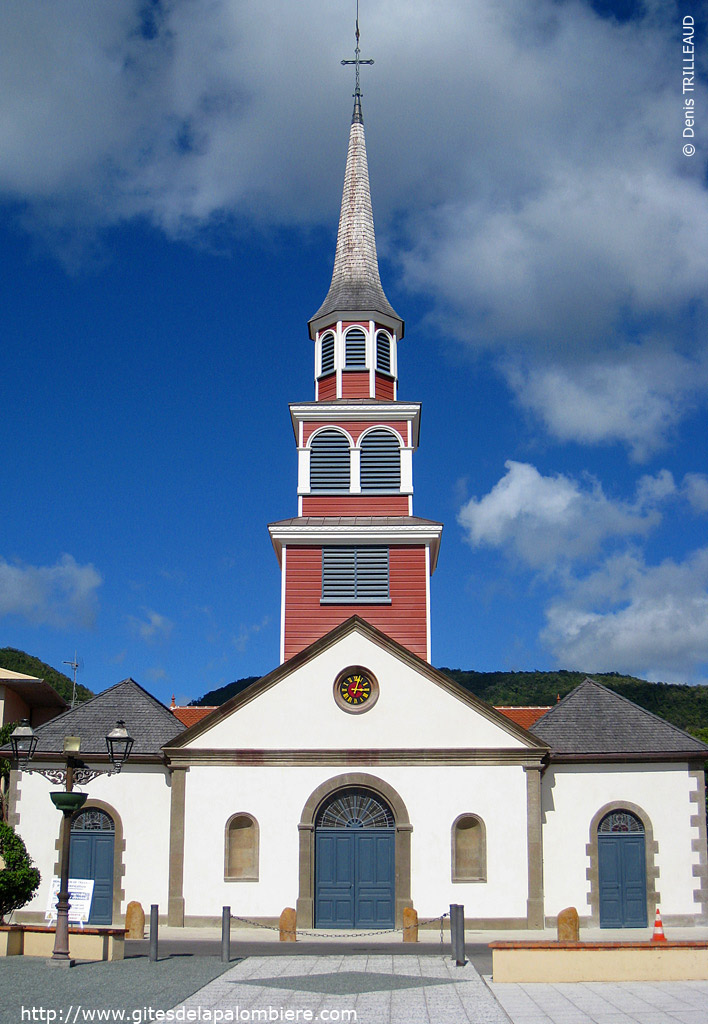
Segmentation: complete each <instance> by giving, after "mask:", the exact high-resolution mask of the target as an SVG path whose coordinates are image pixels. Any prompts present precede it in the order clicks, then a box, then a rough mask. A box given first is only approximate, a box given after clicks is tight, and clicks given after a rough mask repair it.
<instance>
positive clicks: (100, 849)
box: [69, 808, 116, 924]
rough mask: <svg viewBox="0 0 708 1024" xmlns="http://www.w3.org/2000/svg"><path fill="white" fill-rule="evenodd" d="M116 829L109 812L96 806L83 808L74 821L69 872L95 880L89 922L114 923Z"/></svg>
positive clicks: (72, 824)
mask: <svg viewBox="0 0 708 1024" xmlns="http://www.w3.org/2000/svg"><path fill="white" fill-rule="evenodd" d="M115 832H116V830H115V824H114V822H113V819H112V818H111V816H110V814H106V812H105V811H100V810H98V809H96V808H88V809H87V810H85V811H80V812H79V814H77V816H76V817H75V818H74V820H73V822H72V823H71V851H70V853H69V873H70V875H71V877H72V878H92V879H93V882H94V885H93V899H92V901H91V914H90V917H89V920H88V923H89V924H112V922H113V856H114V852H115V850H114V847H115Z"/></svg>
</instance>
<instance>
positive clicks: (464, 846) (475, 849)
mask: <svg viewBox="0 0 708 1024" xmlns="http://www.w3.org/2000/svg"><path fill="white" fill-rule="evenodd" d="M452 880H453V882H486V880H487V834H486V829H485V827H484V822H483V821H482V819H481V818H480V817H478V816H477V815H476V814H462V815H460V817H459V818H458V819H457V821H456V822H455V823H454V825H453V826H452Z"/></svg>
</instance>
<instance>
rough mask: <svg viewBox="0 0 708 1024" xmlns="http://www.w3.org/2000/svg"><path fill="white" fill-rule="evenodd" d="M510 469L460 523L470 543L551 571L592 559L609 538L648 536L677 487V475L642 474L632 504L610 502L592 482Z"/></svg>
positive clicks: (467, 508) (524, 467)
mask: <svg viewBox="0 0 708 1024" xmlns="http://www.w3.org/2000/svg"><path fill="white" fill-rule="evenodd" d="M505 465H506V470H507V472H506V475H505V476H504V477H502V479H501V480H500V481H499V482H498V483H497V484H495V485H494V487H493V488H492V490H491V491H490V492H489V493H488V494H486V495H484V496H483V497H482V498H471V499H470V501H468V502H467V504H466V505H464V506H463V508H462V509H461V510H460V512H459V514H458V517H457V518H458V522H459V523H460V525H461V526H463V527H464V528H465V530H466V531H467V538H468V540H469V541H470V543H471V544H473V545H477V546H481V545H486V546H489V547H497V548H503V549H504V550H505V552H506V553H513V554H514V555H515V556H516V557H518V558H520V559H521V560H522V561H523V562H524V563H526V564H527V565H528V566H530V567H531V568H534V569H539V570H543V571H544V572H545V573H550V572H553V571H554V570H556V569H558V568H559V567H561V566H567V565H569V564H571V563H573V562H575V561H577V560H580V561H585V560H587V559H588V558H590V557H593V556H594V555H596V554H597V552H598V551H599V550H600V549H601V547H602V545H603V544H604V543H605V542H607V541H610V540H616V539H617V538H629V537H639V536H644V535H646V534H647V533H648V532H649V531H650V530H651V529H652V528H653V527H654V526H656V524H657V523H658V521H659V518H660V516H659V512H658V511H657V510H656V508H655V507H654V506H655V504H656V501H657V498H663V497H664V496H665V495H666V494H667V493H670V492H672V490H673V488H671V484H670V482H669V479H668V478H669V477H670V474H668V476H665V475H664V474H663V473H662V474H660V475H659V476H658V477H656V478H650V477H643V478H642V481H641V482H640V485H639V488H638V494H637V498H636V500H635V501H634V502H633V503H628V502H624V501H617V500H612V499H610V498H608V497H607V496H606V495H605V493H604V492H603V490H602V486H601V485H600V483H599V482H598V481H597V480H594V479H592V478H589V477H588V478H587V479H585V480H584V481H583V482H582V483H581V482H579V481H577V480H573V479H572V478H570V477H568V476H565V475H563V474H561V473H558V474H556V475H555V476H542V475H541V474H540V473H539V471H538V470H537V469H536V467H535V466H531V465H529V464H528V463H522V462H513V461H507V462H506V464H505ZM672 482H673V481H671V483H672ZM667 488H668V489H669V490H668V491H667Z"/></svg>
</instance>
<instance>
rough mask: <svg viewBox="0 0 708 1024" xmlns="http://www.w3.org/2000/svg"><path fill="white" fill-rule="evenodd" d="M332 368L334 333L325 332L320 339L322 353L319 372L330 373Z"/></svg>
mask: <svg viewBox="0 0 708 1024" xmlns="http://www.w3.org/2000/svg"><path fill="white" fill-rule="evenodd" d="M333 369H334V335H333V334H325V336H324V338H323V339H322V354H321V356H320V373H321V374H325V373H331V372H332V370H333Z"/></svg>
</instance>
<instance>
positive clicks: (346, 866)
mask: <svg viewBox="0 0 708 1024" xmlns="http://www.w3.org/2000/svg"><path fill="white" fill-rule="evenodd" d="M394 852H395V832H394V830H393V829H356V828H352V829H347V828H344V829H317V831H316V832H315V925H316V926H317V927H318V928H393V926H394V918H395V891H394V881H395V876H394V860H395V857H394Z"/></svg>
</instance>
